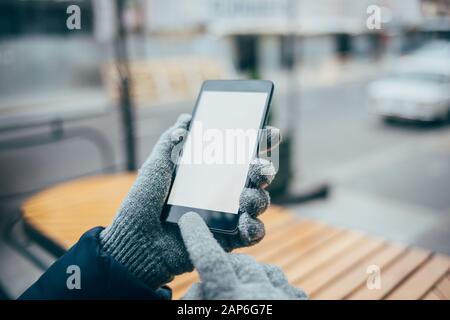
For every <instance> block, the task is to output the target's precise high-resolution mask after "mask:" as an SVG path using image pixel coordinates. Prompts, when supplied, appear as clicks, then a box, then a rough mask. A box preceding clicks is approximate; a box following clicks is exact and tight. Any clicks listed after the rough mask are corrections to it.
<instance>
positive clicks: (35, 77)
mask: <svg viewBox="0 0 450 320" xmlns="http://www.w3.org/2000/svg"><path fill="white" fill-rule="evenodd" d="M72 5H75V6H76V7H75V8H71V9H70V10H69V6H72ZM77 8H78V9H77ZM77 13H79V15H77ZM77 19H78V20H77ZM235 78H254V79H269V80H272V81H273V82H274V83H275V93H274V100H273V105H272V114H271V116H270V123H271V124H273V125H275V126H278V127H279V128H281V130H282V132H283V136H284V142H283V144H282V145H281V150H280V155H281V159H280V172H279V174H278V176H277V179H276V183H275V185H274V186H273V187H272V195H273V201H274V202H275V203H278V204H281V205H285V206H288V207H290V208H292V209H293V210H294V211H295V212H296V213H297V214H298V215H300V216H306V217H311V218H315V219H320V220H323V221H326V222H329V223H332V224H333V225H337V226H342V227H348V228H352V229H357V230H362V231H365V232H368V233H370V234H373V235H378V236H380V237H383V238H386V239H390V240H392V241H397V242H400V243H406V244H413V245H417V246H420V247H424V248H427V249H431V250H435V251H438V252H442V253H446V254H450V111H449V110H450V1H449V0H314V1H313V0H259V1H256V0H189V1H188V0H148V1H145V0H129V1H111V0H92V1H89V0H80V1H75V0H73V1H62V0H60V1H56V0H3V1H1V2H0V177H1V179H0V228H1V236H2V238H1V239H0V290H1V288H3V291H4V292H5V294H7V295H8V296H10V297H16V296H18V295H19V294H20V293H21V292H22V291H23V290H24V289H25V288H26V287H27V286H28V285H30V284H31V283H32V282H33V281H34V280H35V279H36V277H37V276H38V275H39V274H40V273H42V270H41V269H40V268H37V267H36V266H35V264H33V263H32V262H30V261H29V260H28V259H27V257H26V256H24V255H23V254H22V253H21V252H19V251H18V250H17V249H16V248H15V247H14V246H12V245H10V243H9V240H8V239H9V238H11V237H12V238H17V239H20V241H25V242H26V245H27V247H28V249H29V250H31V251H33V252H34V254H35V255H37V256H39V257H40V259H41V260H43V261H45V262H46V263H48V264H50V263H51V262H52V261H53V259H54V257H52V256H51V255H50V254H48V253H47V252H45V250H43V249H41V248H40V247H39V246H38V245H37V244H34V243H32V242H29V241H28V240H23V239H24V238H25V236H24V235H23V234H22V233H23V232H22V231H21V230H20V229H18V228H16V225H17V222H18V221H20V219H21V214H20V204H21V203H22V201H24V200H25V199H26V198H27V197H29V196H31V195H33V194H35V193H36V192H39V191H42V190H44V189H45V188H46V187H49V186H52V185H55V184H56V183H59V182H62V181H68V180H71V179H76V178H79V177H81V176H87V175H95V174H100V173H103V172H120V171H125V170H136V169H137V168H138V167H139V165H140V164H142V162H143V161H144V160H145V159H146V157H147V155H148V154H149V153H150V151H151V149H152V147H153V145H154V143H155V142H156V140H157V138H158V137H159V135H160V134H161V133H162V132H163V131H164V130H165V129H166V128H167V127H168V126H170V125H171V123H172V122H173V121H174V120H175V119H176V118H177V116H178V115H179V114H180V113H182V112H191V110H192V108H193V105H194V102H195V97H196V95H197V93H198V91H199V88H200V84H201V82H202V81H203V80H206V79H235Z"/></svg>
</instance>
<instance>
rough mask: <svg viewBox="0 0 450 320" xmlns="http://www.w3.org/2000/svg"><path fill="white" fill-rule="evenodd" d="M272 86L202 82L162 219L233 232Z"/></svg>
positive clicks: (262, 82) (250, 82) (259, 82)
mask: <svg viewBox="0 0 450 320" xmlns="http://www.w3.org/2000/svg"><path fill="white" fill-rule="evenodd" d="M273 88H274V85H273V83H272V82H271V81H266V80H208V81H205V82H204V83H203V85H202V87H201V90H200V93H199V96H198V98H197V101H196V104H195V107H194V110H193V112H192V120H191V122H190V125H189V128H188V133H187V136H186V138H185V141H184V144H183V146H182V149H181V150H179V151H180V152H179V157H178V161H177V164H176V168H175V171H174V176H173V179H172V184H171V187H170V191H169V195H168V197H167V200H166V203H165V206H164V209H163V219H165V220H166V221H167V222H171V223H176V222H178V220H179V219H180V217H181V216H182V215H183V214H185V213H187V212H189V211H194V212H196V213H198V214H199V215H200V216H201V217H202V218H203V219H204V221H205V222H206V224H207V225H208V227H209V228H210V229H211V230H212V231H214V232H220V233H226V234H234V233H236V232H237V231H238V229H237V227H238V221H239V215H240V214H241V213H240V212H239V198H240V194H241V192H242V190H243V188H244V187H246V186H249V185H250V181H249V179H248V177H247V175H248V170H249V168H250V164H251V161H253V160H254V159H255V157H256V155H257V149H258V142H259V139H260V138H261V136H262V135H261V130H260V129H262V128H263V127H264V125H265V123H266V119H267V115H268V111H269V106H270V101H271V98H272V93H273Z"/></svg>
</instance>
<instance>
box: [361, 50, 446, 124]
mask: <svg viewBox="0 0 450 320" xmlns="http://www.w3.org/2000/svg"><path fill="white" fill-rule="evenodd" d="M367 95H368V103H369V108H370V110H371V111H373V112H375V113H376V114H379V115H380V116H382V117H384V118H401V119H408V120H419V121H437V120H445V119H447V118H448V117H449V115H450V57H448V58H447V59H446V58H445V57H442V56H440V55H439V56H438V55H436V56H434V57H433V58H431V57H430V56H428V55H416V56H411V57H407V58H403V59H402V60H401V61H399V63H398V65H397V67H396V68H395V70H394V72H392V73H391V74H390V75H388V76H387V77H385V78H383V79H380V80H377V81H374V82H372V83H371V84H370V85H369V86H368V89H367Z"/></svg>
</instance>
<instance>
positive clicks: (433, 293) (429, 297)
mask: <svg viewBox="0 0 450 320" xmlns="http://www.w3.org/2000/svg"><path fill="white" fill-rule="evenodd" d="M442 299H443V298H442V297H441V296H440V294H439V292H436V291H435V290H431V291H429V292H428V293H427V294H426V295H425V296H424V297H423V300H442Z"/></svg>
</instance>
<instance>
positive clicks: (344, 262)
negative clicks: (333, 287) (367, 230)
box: [294, 238, 383, 298]
mask: <svg viewBox="0 0 450 320" xmlns="http://www.w3.org/2000/svg"><path fill="white" fill-rule="evenodd" d="M382 246H383V242H382V241H381V240H379V239H370V238H368V239H363V240H360V241H359V242H358V243H357V245H356V246H355V247H354V248H353V249H352V250H351V251H349V252H343V254H342V255H340V256H339V257H337V258H335V259H333V263H332V264H328V265H325V266H323V267H322V268H319V269H317V270H316V271H315V272H314V273H312V274H310V275H308V276H306V278H305V279H300V280H297V281H294V284H296V285H299V286H301V287H302V288H303V289H304V290H305V291H306V292H307V293H308V294H309V296H310V297H311V298H314V294H315V293H316V292H317V290H319V289H320V288H322V287H323V286H325V285H326V284H328V283H330V282H332V281H333V280H335V279H336V278H338V277H340V276H342V275H343V274H344V273H345V272H346V271H347V270H349V269H350V268H351V267H352V266H354V265H355V264H356V263H358V262H359V261H360V260H361V259H364V258H365V257H366V256H367V255H369V254H371V253H372V252H374V251H376V250H379V249H380V248H381V247H382ZM299 267H300V266H299Z"/></svg>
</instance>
